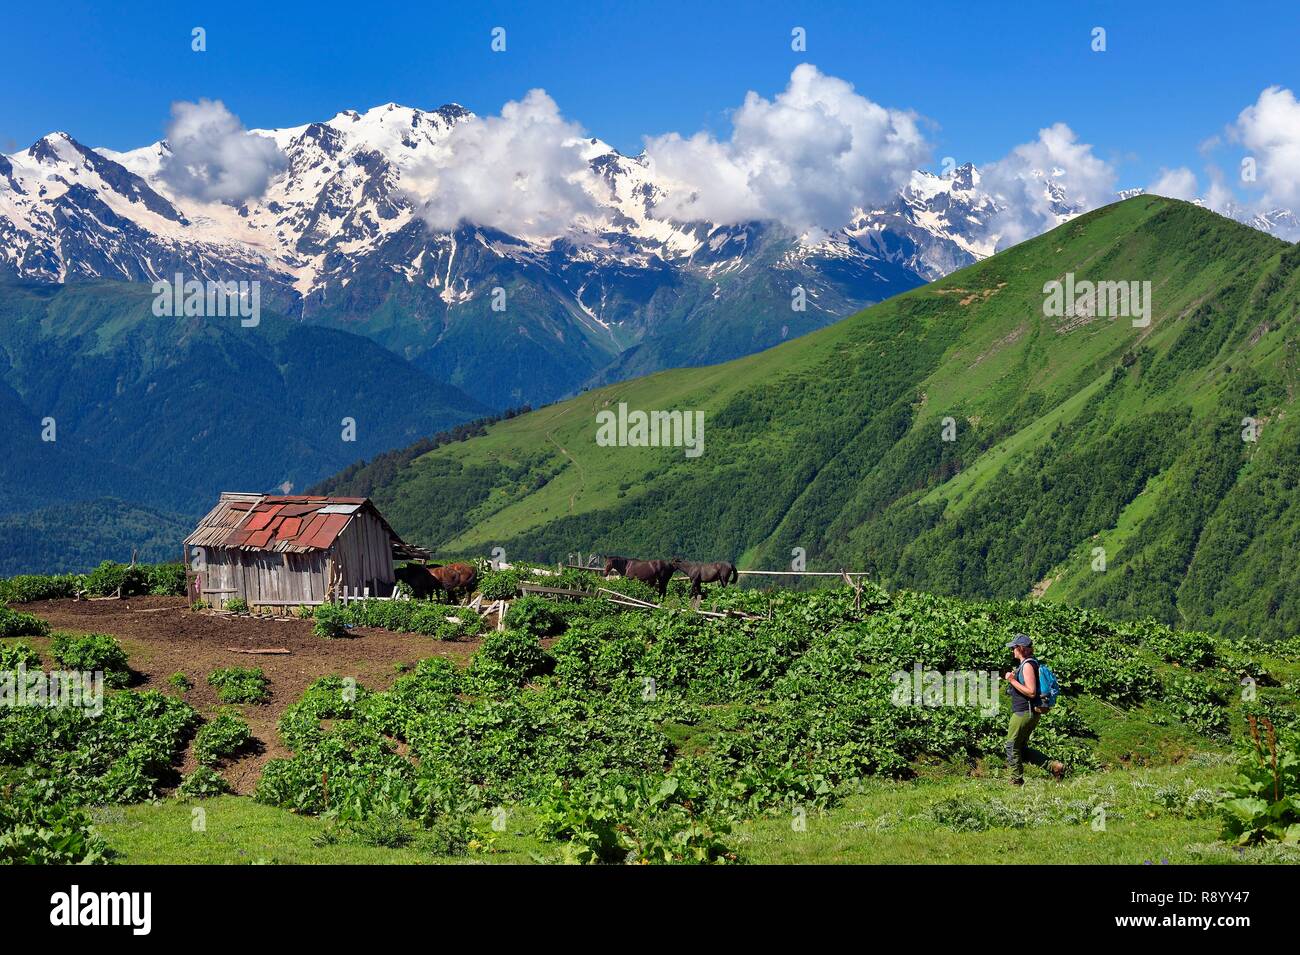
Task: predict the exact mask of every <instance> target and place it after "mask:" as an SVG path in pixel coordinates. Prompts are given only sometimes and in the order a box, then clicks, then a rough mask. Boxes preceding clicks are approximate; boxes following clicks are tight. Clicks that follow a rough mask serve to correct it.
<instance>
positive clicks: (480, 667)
mask: <svg viewBox="0 0 1300 955" xmlns="http://www.w3.org/2000/svg"><path fill="white" fill-rule="evenodd" d="M552 664H553V659H552V657H551V656H550V654H548V653H547V652H546V651H545V650H543V649H542V647H541V644H539V643H538V642H537V638H536V637H534V636H533V635H532V634H530V633H526V632H524V631H522V630H504V631H502V632H500V633H492V634H489V635H488V636H487V637H486V638H485V639H484V640H483V645H482V646H481V647H479V650H478V652H477V653H475V654H474V656H473V658H472V659H471V660H470V664H469V669H468V671H467V672H466V678H467V679H468V680H470V681H472V682H473V683H474V684H476V685H478V686H480V687H483V688H489V689H491V688H502V687H509V686H523V685H524V684H525V683H527V682H528V681H529V680H531V679H532V678H533V677H536V676H540V675H541V674H542V673H545V672H546V671H547V670H548V669H550V667H551V665H552Z"/></svg>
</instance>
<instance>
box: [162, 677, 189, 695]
mask: <svg viewBox="0 0 1300 955" xmlns="http://www.w3.org/2000/svg"><path fill="white" fill-rule="evenodd" d="M167 684H168V686H170V687H171V688H172V689H174V690H177V691H179V692H181V693H188V692H189V691H190V690H192V689H194V683H193V681H191V680H190V678H189V677H187V676H186V675H185V674H184V673H173V674H172V675H171V676H169V677H168V678H167Z"/></svg>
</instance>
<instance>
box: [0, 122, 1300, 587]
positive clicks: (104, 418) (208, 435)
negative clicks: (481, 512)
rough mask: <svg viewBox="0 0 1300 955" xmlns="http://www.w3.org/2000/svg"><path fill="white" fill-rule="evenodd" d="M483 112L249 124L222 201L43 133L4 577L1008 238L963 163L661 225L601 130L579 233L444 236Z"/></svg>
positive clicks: (17, 375)
mask: <svg viewBox="0 0 1300 955" xmlns="http://www.w3.org/2000/svg"><path fill="white" fill-rule="evenodd" d="M472 118H473V117H472V114H471V113H470V112H469V111H467V110H465V109H464V108H462V107H460V106H457V105H454V104H453V105H448V106H443V107H440V108H438V109H435V110H427V111H426V110H419V109H412V108H409V107H403V106H399V105H397V104H393V103H389V104H385V105H382V106H379V107H375V108H374V109H371V110H368V111H366V112H364V113H362V112H355V111H351V110H348V111H344V112H342V113H339V114H338V115H336V116H334V117H333V118H331V119H330V120H328V121H326V122H321V123H310V124H306V125H302V126H296V127H291V128H285V129H274V130H255V131H253V132H254V134H255V135H258V136H263V137H265V138H266V140H268V141H270V142H272V143H273V144H274V146H275V148H276V150H278V151H279V153H280V154H281V155H282V157H283V161H284V162H283V168H282V169H281V170H280V172H279V173H277V174H276V175H274V176H272V177H271V178H270V180H269V183H268V186H267V188H266V190H265V191H264V192H263V193H262V194H261V195H260V196H259V197H258V198H256V199H249V200H246V201H243V202H240V203H237V204H233V205H232V204H227V203H222V202H207V201H200V200H197V199H193V198H189V197H187V196H185V195H181V194H179V193H178V192H177V191H176V190H175V189H174V188H173V186H172V179H171V178H170V177H169V176H168V175H167V174H166V169H167V167H168V163H169V161H170V159H171V157H172V147H171V145H170V144H169V143H168V142H166V141H162V142H158V143H155V144H153V145H151V146H147V147H143V148H141V149H136V150H132V151H128V152H114V151H112V150H107V149H91V148H88V147H86V146H84V145H82V144H80V143H79V142H77V141H76V140H75V139H73V138H72V137H71V136H69V135H68V134H66V133H52V134H50V135H47V136H45V137H43V138H42V139H40V140H38V141H37V142H36V143H34V144H32V146H31V147H30V148H28V149H26V150H23V151H21V152H17V153H14V154H11V155H7V156H0V322H2V323H3V325H2V327H0V350H2V352H3V353H2V354H0V363H2V364H0V404H3V405H4V406H5V407H6V408H7V409H8V410H9V412H10V414H9V420H10V422H11V423H12V425H11V427H10V428H9V429H7V430H6V431H5V432H4V434H3V435H0V442H2V443H3V447H0V450H3V451H4V460H3V463H0V517H2V519H0V572H13V571H14V570H18V569H64V568H65V567H79V566H82V565H84V563H85V562H86V560H90V559H91V558H92V557H93V555H94V553H96V552H97V551H98V552H100V553H104V552H105V551H107V550H109V549H111V550H112V551H113V555H114V556H118V557H121V556H124V555H123V554H122V553H121V551H122V550H123V549H124V548H126V546H127V544H128V542H130V541H136V540H138V538H139V535H138V534H137V533H136V529H138V528H139V527H141V526H142V524H143V523H147V521H145V518H144V516H143V515H154V524H155V526H156V527H163V526H166V527H179V526H183V525H184V524H185V523H186V522H188V521H190V520H192V519H193V517H194V516H195V515H196V514H198V513H201V512H202V511H203V510H204V509H205V508H206V506H207V503H208V502H209V501H210V499H211V497H212V496H213V495H214V494H215V493H216V492H217V491H219V490H223V489H230V488H234V487H237V488H240V489H253V490H271V489H273V488H278V487H284V486H291V487H301V486H302V485H304V484H309V483H311V482H314V481H318V480H320V479H321V478H322V477H324V476H325V475H328V474H330V473H333V472H337V471H339V470H340V469H341V468H344V467H346V466H353V467H354V468H355V467H356V465H357V462H358V461H360V460H363V459H373V458H374V457H375V456H376V455H379V454H381V453H382V452H385V451H388V450H389V449H393V448H400V447H402V446H404V445H409V444H411V443H412V442H416V441H417V440H418V439H421V438H427V437H428V436H429V435H431V434H433V433H435V432H438V431H441V430H445V429H447V428H450V427H453V426H455V425H458V424H461V423H464V422H466V421H470V420H472V419H480V418H484V417H485V416H491V415H494V414H496V413H499V412H500V411H501V410H502V409H505V408H511V407H518V406H521V405H533V406H537V405H542V404H546V403H548V402H551V401H555V400H557V399H561V398H564V397H566V396H570V395H574V394H578V393H580V392H582V391H583V390H584V389H588V388H599V387H603V386H606V385H609V384H611V383H617V382H622V381H626V380H628V379H631V378H634V377H637V376H643V375H647V374H653V373H655V372H658V371H660V370H662V369H665V368H687V367H696V366H705V365H709V364H713V363H717V362H722V361H727V360H730V359H735V358H739V357H742V356H746V355H751V354H754V353H756V352H760V351H763V350H764V349H768V348H771V347H772V346H775V345H778V344H780V343H782V342H785V341H788V340H792V339H796V338H798V337H800V336H802V335H806V334H807V333H809V332H813V331H816V330H817V329H820V328H824V327H825V326H827V325H830V324H832V323H834V322H836V321H838V320H840V319H842V318H843V317H844V316H846V315H850V314H853V313H854V312H856V311H858V310H860V309H861V308H863V307H865V306H868V305H871V304H873V303H877V302H881V301H884V300H887V299H891V298H892V297H894V296H897V295H899V294H901V293H906V292H908V291H910V290H915V289H918V288H919V287H921V286H923V285H924V284H925V283H927V282H932V281H934V280H937V279H942V278H943V277H944V276H948V275H950V274H952V273H953V272H954V271H955V270H960V269H963V268H966V267H969V266H971V265H973V264H976V263H979V262H981V261H985V260H987V259H988V257H989V256H991V255H992V254H993V253H994V251H995V250H996V249H997V248H998V244H999V238H1000V237H999V235H998V231H997V230H998V213H999V206H998V202H997V201H996V200H995V199H994V198H993V197H992V196H990V195H989V194H988V193H987V192H986V191H985V190H984V189H983V188H982V182H981V173H980V171H979V170H978V169H977V168H975V167H974V166H973V165H971V164H966V165H961V166H955V167H953V168H952V169H951V172H949V173H948V174H947V175H945V176H943V177H937V176H934V175H931V174H929V173H925V172H921V171H917V172H915V173H914V174H913V175H912V176H911V178H910V180H909V181H908V183H907V185H906V186H905V187H904V188H903V189H902V190H901V191H900V192H899V194H898V195H897V196H895V197H893V198H892V199H891V200H889V201H888V202H885V203H883V204H881V205H880V206H878V207H875V208H870V209H859V210H857V211H856V212H855V213H854V214H853V216H852V217H851V218H850V220H849V221H848V222H847V224H846V225H845V226H844V227H843V228H842V229H839V230H836V231H834V232H831V233H827V234H819V235H816V236H814V235H809V234H804V235H797V234H794V233H792V232H791V231H790V230H789V229H787V228H785V227H783V226H780V225H778V224H775V223H771V222H749V223H743V224H739V225H732V224H718V223H709V222H678V221H673V220H670V219H665V218H662V217H660V216H659V215H658V214H657V207H658V205H659V204H660V203H661V202H662V200H663V198H664V195H665V192H664V187H663V186H661V185H660V184H659V183H658V182H656V179H655V177H654V175H653V172H652V164H651V163H650V162H649V161H648V160H647V158H646V157H645V156H637V157H629V156H625V155H622V154H620V153H619V152H618V151H616V150H614V149H612V148H611V147H610V146H608V145H607V144H605V143H602V142H601V141H599V140H597V139H584V140H580V141H577V142H576V143H575V146H576V147H578V148H580V149H581V150H582V154H583V156H584V157H585V158H586V161H587V162H588V164H589V166H590V169H591V171H592V173H593V177H592V178H591V183H594V185H591V184H590V183H589V188H591V189H592V194H591V196H590V199H591V203H590V210H591V211H590V212H589V213H587V214H585V215H584V216H583V218H582V219H581V221H580V222H579V223H578V226H579V227H578V228H576V229H574V230H572V231H570V232H567V233H565V234H564V235H562V236H558V237H548V236H545V235H538V236H530V235H507V234H504V233H502V232H500V231H496V230H492V229H488V228H485V227H481V226H475V225H472V224H466V223H462V224H460V225H458V226H457V227H455V228H453V229H450V230H438V229H434V228H431V227H430V226H429V225H428V224H427V222H426V217H425V216H423V215H422V210H423V209H424V208H425V204H426V203H428V202H429V201H430V194H429V191H428V187H427V185H426V181H427V173H428V169H429V167H430V164H431V163H435V162H436V161H437V157H438V156H439V155H440V152H439V151H440V150H442V149H444V148H445V146H446V141H447V137H448V136H449V135H450V134H451V132H452V131H453V130H454V129H455V128H456V127H457V126H458V125H459V124H462V123H465V122H467V121H469V120H471V119H472ZM1035 175H1036V176H1037V177H1038V178H1039V179H1041V189H1042V197H1043V199H1044V200H1045V202H1046V203H1047V205H1048V208H1049V209H1050V210H1051V215H1052V216H1054V217H1055V220H1056V221H1057V222H1058V223H1064V222H1067V221H1070V220H1072V219H1073V218H1074V217H1076V216H1078V215H1079V214H1080V212H1081V211H1082V207H1081V206H1080V205H1079V204H1077V203H1075V202H1073V201H1072V200H1071V197H1070V195H1069V192H1068V189H1067V188H1066V186H1065V185H1064V184H1063V183H1062V182H1061V181H1059V179H1058V178H1054V176H1053V171H1051V170H1047V171H1040V172H1037V173H1035ZM1240 215H1241V216H1242V217H1243V218H1249V219H1250V224H1251V225H1252V226H1253V227H1255V228H1256V229H1259V230H1263V231H1269V230H1273V231H1279V232H1285V231H1287V230H1290V229H1291V228H1292V227H1294V225H1295V217H1294V216H1293V215H1291V213H1289V212H1287V211H1286V210H1277V211H1276V212H1274V213H1271V214H1270V215H1268V216H1262V217H1261V216H1254V217H1253V218H1251V217H1248V216H1247V215H1246V213H1245V212H1244V211H1242V212H1240ZM177 274H179V275H182V276H183V277H184V278H186V279H195V278H197V279H211V280H219V281H251V280H256V281H259V282H260V283H261V300H262V303H263V306H264V311H265V313H266V314H265V315H264V316H263V318H262V321H261V324H260V326H259V327H257V328H252V329H245V328H242V327H240V325H239V323H238V322H235V321H232V320H229V319H224V320H223V319H215V320H214V319H203V318H198V317H190V318H180V317H177V318H165V317H159V316H155V315H153V314H152V311H151V304H152V302H153V296H152V294H151V291H150V284H151V283H154V282H156V281H159V280H171V279H173V278H174V277H175V276H176V275H177ZM498 289H499V290H501V291H502V293H503V294H504V300H505V302H506V303H507V304H506V307H505V309H504V311H497V310H495V309H494V307H493V305H494V300H495V299H496V298H497V297H498V295H497V291H496V290H498ZM796 299H797V300H799V301H800V302H801V303H803V304H804V307H803V308H802V309H799V308H797V307H794V303H795V301H796ZM727 367H732V366H727ZM46 419H50V420H52V421H54V422H57V430H58V435H59V439H58V441H57V442H47V441H43V440H41V439H40V438H41V435H42V433H43V427H44V426H43V422H45V421H46ZM344 419H351V420H353V421H355V422H356V423H357V434H356V436H355V437H356V440H355V441H345V440H341V430H342V422H343V421H344ZM401 459H402V456H401V454H400V453H399V454H397V455H396V457H394V456H393V455H388V456H386V457H385V458H384V461H385V462H386V463H384V465H383V467H387V468H391V467H393V466H394V461H397V460H401ZM532 479H533V480H536V479H537V478H536V476H533V478H532ZM60 514H62V515H64V516H63V517H62V518H60ZM77 515H80V516H77ZM87 515H94V519H93V520H89V519H87V518H86V516H87ZM60 520H62V525H63V526H60ZM37 527H39V528H41V532H40V534H39V535H36V537H39V539H40V540H41V541H44V542H45V544H43V545H42V546H44V547H46V549H47V550H48V549H49V548H50V547H53V546H54V545H53V544H52V543H51V542H54V541H63V542H65V544H62V545H59V547H58V548H56V550H57V552H58V553H60V554H63V555H65V558H66V559H64V561H63V563H62V564H60V566H58V567H54V566H52V565H51V564H50V562H49V560H47V559H46V558H43V557H42V558H40V559H39V560H38V559H37V558H36V557H35V556H33V555H34V554H35V551H34V550H33V546H34V540H35V539H36V538H35V537H34V536H33V531H32V529H33V528H37ZM166 538H167V535H166V534H161V533H155V534H153V535H152V536H151V537H150V539H151V540H154V539H156V540H159V541H161V540H164V539H166ZM74 541H75V542H76V546H72V545H71V543H70V542H74ZM149 546H152V545H149ZM162 553H163V554H164V555H169V553H170V549H169V548H165V549H164V551H163V552H162ZM73 554H76V555H78V556H75V557H74V556H71V555H73ZM92 562H93V560H92Z"/></svg>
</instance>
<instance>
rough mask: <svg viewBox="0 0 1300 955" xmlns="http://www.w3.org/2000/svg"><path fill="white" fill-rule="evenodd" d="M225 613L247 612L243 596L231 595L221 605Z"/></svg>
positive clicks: (246, 602) (246, 603)
mask: <svg viewBox="0 0 1300 955" xmlns="http://www.w3.org/2000/svg"><path fill="white" fill-rule="evenodd" d="M221 609H222V610H224V611H226V613H248V601H247V600H245V599H244V598H243V597H231V598H230V599H229V600H227V601H226V602H225V603H223V604H222V605H221Z"/></svg>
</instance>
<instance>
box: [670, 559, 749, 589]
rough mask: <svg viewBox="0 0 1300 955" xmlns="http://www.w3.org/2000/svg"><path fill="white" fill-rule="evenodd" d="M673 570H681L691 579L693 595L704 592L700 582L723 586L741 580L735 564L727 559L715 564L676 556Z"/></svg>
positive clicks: (672, 565)
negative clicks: (697, 562) (698, 562)
mask: <svg viewBox="0 0 1300 955" xmlns="http://www.w3.org/2000/svg"><path fill="white" fill-rule="evenodd" d="M670 566H671V567H672V568H673V570H675V571H677V570H680V571H681V572H682V573H683V574H685V575H686V576H687V577H689V578H690V579H691V596H692V597H699V596H702V595H703V594H704V591H703V590H702V589H701V588H700V584H712V583H721V584H722V586H724V587H725V586H727V584H733V583H735V582H736V581H738V580H740V574H739V573H737V572H736V567H735V565H734V564H729V563H727V562H726V561H725V560H720V561H718V562H717V563H713V564H694V563H691V562H690V561H688V560H683V559H682V558H680V557H674V558H673V559H672V561H671V562H670Z"/></svg>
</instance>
